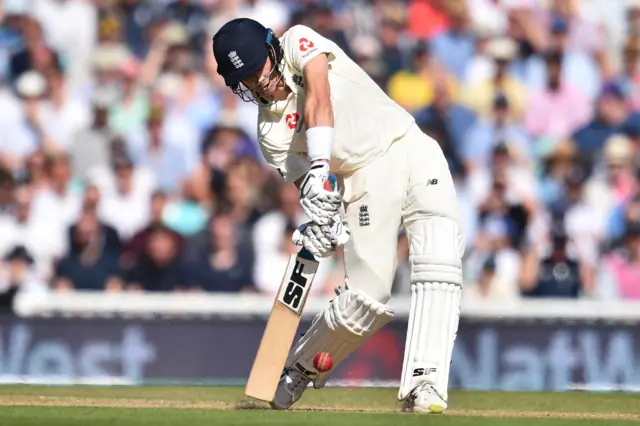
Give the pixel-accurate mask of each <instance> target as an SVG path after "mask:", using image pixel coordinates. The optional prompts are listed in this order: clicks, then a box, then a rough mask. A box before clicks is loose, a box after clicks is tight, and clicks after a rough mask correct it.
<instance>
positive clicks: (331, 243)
mask: <svg viewBox="0 0 640 426" xmlns="http://www.w3.org/2000/svg"><path fill="white" fill-rule="evenodd" d="M350 236H351V231H349V228H348V227H347V225H346V224H345V223H344V222H343V221H342V218H341V217H340V215H335V216H334V217H333V218H332V219H331V222H330V224H329V225H318V224H317V223H314V222H307V223H305V224H303V225H301V226H300V227H298V229H296V230H295V231H294V233H293V236H292V238H291V239H292V241H293V243H294V244H295V245H298V246H303V247H304V248H306V249H307V250H308V251H309V252H310V253H311V254H313V255H314V256H315V257H317V258H324V257H329V256H331V255H332V254H333V253H334V252H335V251H336V249H337V248H339V247H342V246H343V245H345V244H346V243H347V241H349V237H350Z"/></svg>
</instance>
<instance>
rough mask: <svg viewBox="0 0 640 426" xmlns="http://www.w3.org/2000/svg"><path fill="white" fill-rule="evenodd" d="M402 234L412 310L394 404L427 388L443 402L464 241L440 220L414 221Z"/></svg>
mask: <svg viewBox="0 0 640 426" xmlns="http://www.w3.org/2000/svg"><path fill="white" fill-rule="evenodd" d="M407 233H408V236H409V242H410V257H409V261H410V263H411V308H410V313H409V323H408V327H407V339H406V344H405V353H404V364H403V366H402V378H401V383H400V391H399V393H398V399H400V400H403V399H405V398H406V397H407V396H408V395H409V393H410V392H411V391H412V390H413V389H415V388H416V387H417V386H419V385H421V384H423V383H426V384H429V385H432V386H433V387H434V388H435V390H436V391H437V392H438V394H439V395H440V396H441V397H442V398H443V399H444V400H445V401H446V400H447V393H448V392H447V387H448V383H449V369H450V364H451V356H452V354H453V345H454V342H455V339H456V335H457V332H458V319H459V316H460V300H461V290H462V255H463V253H464V239H463V236H462V234H461V233H460V229H459V227H458V224H457V223H456V222H455V221H453V220H451V219H448V218H443V217H431V218H426V219H420V220H417V221H415V222H413V223H411V224H409V225H408V226H407Z"/></svg>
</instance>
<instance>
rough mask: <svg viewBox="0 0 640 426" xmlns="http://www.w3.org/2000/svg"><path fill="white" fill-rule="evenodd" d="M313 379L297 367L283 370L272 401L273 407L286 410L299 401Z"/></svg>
mask: <svg viewBox="0 0 640 426" xmlns="http://www.w3.org/2000/svg"><path fill="white" fill-rule="evenodd" d="M309 383H311V379H310V378H309V377H308V376H307V375H305V374H304V373H302V372H300V371H298V370H297V369H295V368H290V369H287V370H285V371H283V372H282V376H280V382H278V388H277V389H276V394H275V396H274V397H273V401H271V407H273V408H275V409H276V410H286V409H287V408H289V407H291V406H292V405H293V404H294V403H295V402H296V401H298V400H299V399H300V398H301V397H302V394H303V393H304V391H305V389H307V386H309Z"/></svg>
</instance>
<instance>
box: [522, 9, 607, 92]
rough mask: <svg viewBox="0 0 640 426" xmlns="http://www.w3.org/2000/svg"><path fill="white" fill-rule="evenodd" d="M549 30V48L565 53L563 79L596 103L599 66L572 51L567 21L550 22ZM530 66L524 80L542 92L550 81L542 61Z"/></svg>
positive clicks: (577, 52)
mask: <svg viewBox="0 0 640 426" xmlns="http://www.w3.org/2000/svg"><path fill="white" fill-rule="evenodd" d="M550 31H551V37H550V40H549V44H548V47H549V49H552V50H556V51H558V52H561V53H562V76H561V77H562V80H563V81H570V82H572V83H573V84H574V85H575V88H576V89H577V90H579V91H580V92H582V94H583V95H584V96H586V97H587V99H589V101H592V100H594V99H595V98H596V97H597V96H598V91H599V90H600V87H601V86H602V77H601V72H600V69H599V67H598V63H597V62H596V61H595V60H594V58H593V57H592V56H590V55H589V54H587V53H584V52H583V51H579V50H574V49H572V48H571V46H570V45H569V37H568V35H569V24H568V23H567V21H566V20H565V19H563V18H561V17H556V18H554V19H553V20H552V21H551V25H550ZM527 65H528V68H527V77H526V80H525V81H526V82H527V86H529V87H531V88H535V89H538V90H541V89H543V88H544V87H545V83H546V82H547V81H548V80H549V78H548V77H547V70H546V67H545V64H544V61H543V59H542V58H540V57H533V58H531V59H530V60H529V61H528V63H527Z"/></svg>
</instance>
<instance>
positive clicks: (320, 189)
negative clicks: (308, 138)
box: [300, 163, 342, 225]
mask: <svg viewBox="0 0 640 426" xmlns="http://www.w3.org/2000/svg"><path fill="white" fill-rule="evenodd" d="M341 204H342V197H341V195H340V193H339V192H338V191H336V190H335V189H334V188H332V187H331V184H330V182H329V165H328V164H326V163H321V164H316V165H314V166H312V167H311V170H309V173H307V175H306V176H305V178H304V181H302V185H300V205H301V206H302V209H303V210H304V212H305V213H306V214H307V216H309V218H310V219H311V220H312V221H313V222H315V223H316V224H318V225H328V224H329V223H330V221H331V220H332V218H333V217H334V216H335V215H336V214H338V209H339V208H340V205H341Z"/></svg>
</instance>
